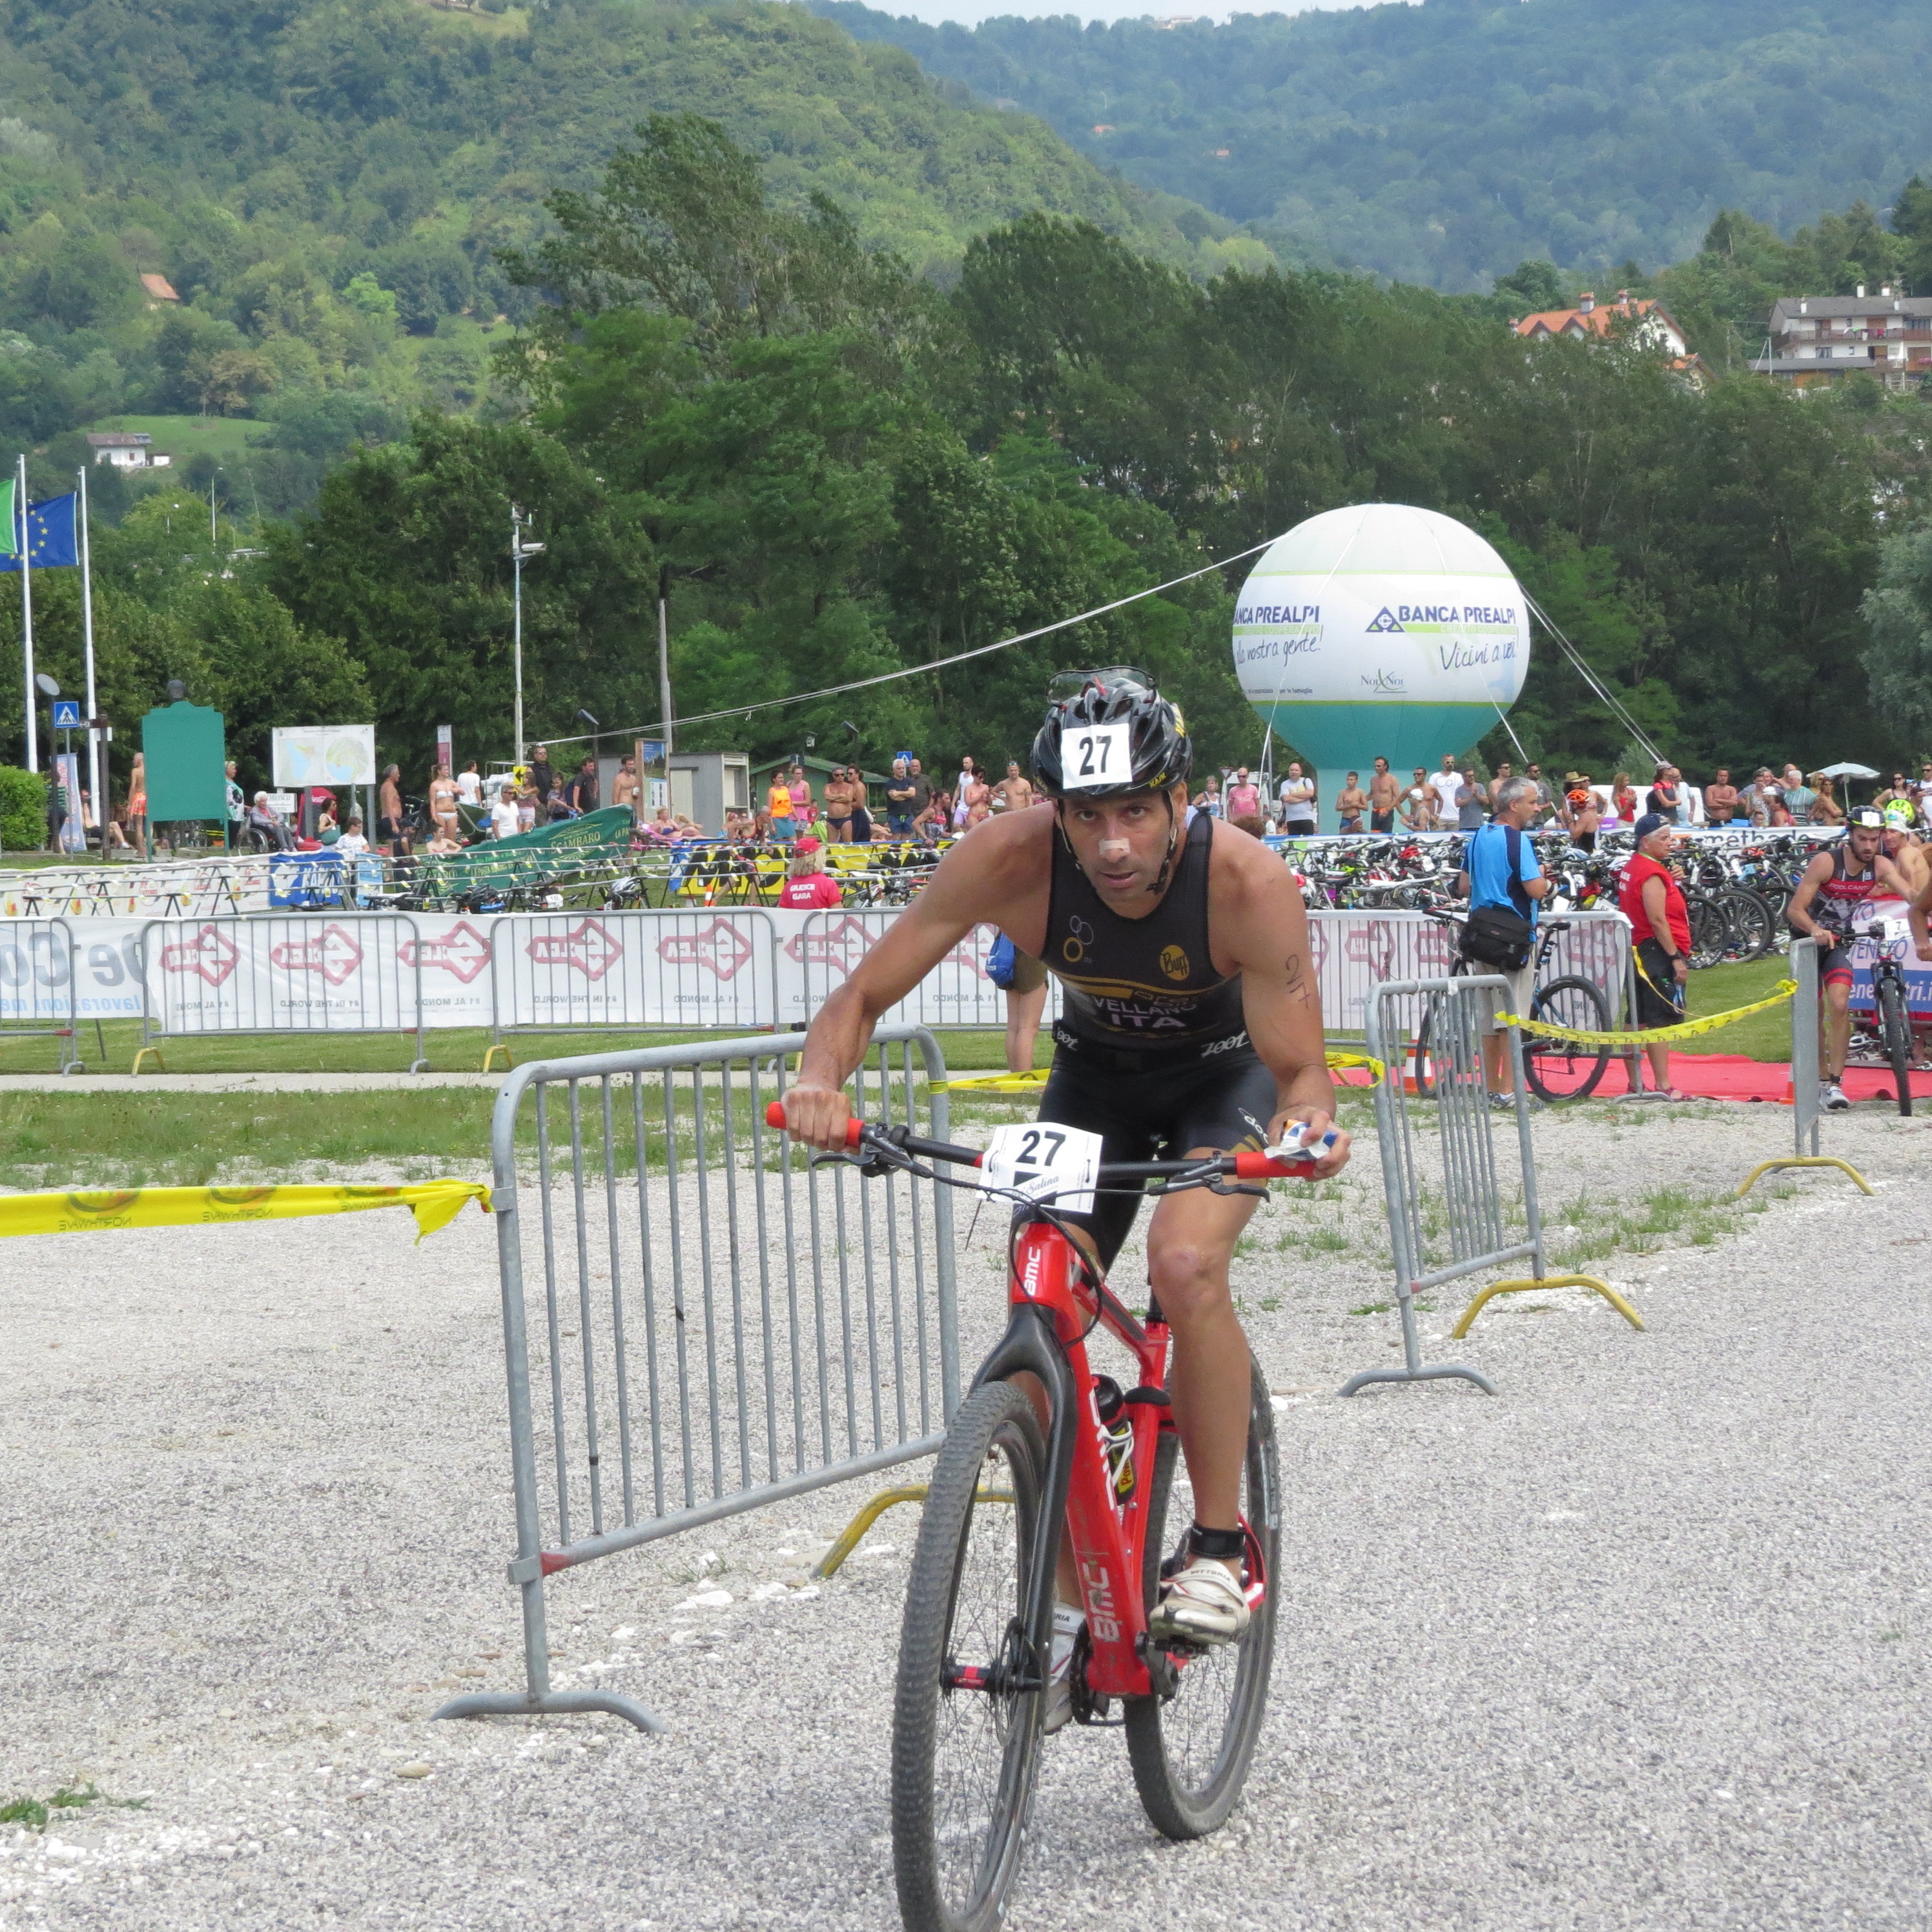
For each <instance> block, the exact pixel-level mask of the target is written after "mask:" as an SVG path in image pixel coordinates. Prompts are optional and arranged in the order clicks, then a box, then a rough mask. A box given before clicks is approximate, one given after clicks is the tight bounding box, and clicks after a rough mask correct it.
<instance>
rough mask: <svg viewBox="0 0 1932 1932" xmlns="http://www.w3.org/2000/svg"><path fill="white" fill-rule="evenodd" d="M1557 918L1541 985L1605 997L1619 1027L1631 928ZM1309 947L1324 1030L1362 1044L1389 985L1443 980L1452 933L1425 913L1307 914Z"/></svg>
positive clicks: (1451, 955) (1599, 918) (1601, 916)
mask: <svg viewBox="0 0 1932 1932" xmlns="http://www.w3.org/2000/svg"><path fill="white" fill-rule="evenodd" d="M1562 919H1563V920H1564V922H1565V930H1564V931H1563V932H1560V933H1559V934H1558V935H1556V939H1555V941H1553V944H1551V947H1550V956H1549V958H1548V959H1547V961H1546V962H1544V966H1543V968H1542V969H1541V975H1540V977H1541V979H1543V980H1555V979H1559V978H1562V977H1564V976H1565V974H1579V975H1580V976H1581V977H1583V978H1584V979H1586V980H1589V982H1590V983H1591V984H1592V985H1593V986H1595V987H1596V988H1597V989H1598V991H1599V992H1601V993H1602V994H1603V995H1604V1005H1605V1007H1607V1010H1608V1011H1609V1013H1610V1025H1612V1026H1613V1027H1620V1026H1622V1025H1623V1024H1624V1019H1625V1014H1626V1013H1628V1012H1630V1011H1631V1010H1633V1008H1632V1007H1631V1001H1632V1000H1633V998H1634V995H1633V994H1632V992H1631V943H1630V932H1631V929H1630V922H1629V920H1628V919H1625V917H1624V916H1623V914H1622V913H1619V912H1613V911H1602V912H1598V911H1589V912H1566V913H1564V914H1562ZM1308 943H1309V947H1310V951H1311V952H1312V953H1313V955H1314V957H1315V969H1316V980H1317V983H1318V984H1319V988H1320V991H1321V995H1322V1027H1323V1030H1324V1031H1325V1033H1326V1034H1328V1037H1329V1038H1330V1039H1331V1040H1346V1041H1352V1040H1363V1039H1365V1038H1366V1037H1367V1018H1368V1012H1369V1007H1370V1001H1371V999H1372V998H1373V997H1374V996H1375V995H1376V993H1377V992H1378V991H1379V989H1382V987H1384V986H1385V985H1386V984H1387V983H1388V982H1389V981H1390V980H1409V981H1414V982H1417V983H1420V982H1421V981H1424V980H1433V978H1434V977H1436V976H1437V975H1440V974H1447V973H1448V971H1449V968H1450V967H1451V965H1452V964H1453V963H1454V960H1455V957H1456V935H1455V932H1454V929H1452V928H1451V927H1450V926H1447V925H1445V923H1444V922H1442V920H1441V919H1436V918H1433V917H1432V916H1430V914H1429V913H1424V912H1393V911H1392V912H1379V911H1378V912H1370V911H1367V910H1350V911H1341V912H1336V911H1330V912H1311V913H1310V914H1309V915H1308ZM1414 1004H1415V1002H1414V1000H1413V998H1412V999H1411V1000H1410V1001H1409V1004H1408V1007H1405V1010H1404V1011H1403V1016H1402V1017H1403V1019H1404V1020H1405V1021H1411V1022H1412V1021H1413V1019H1414V1017H1415V1015H1414V1013H1413V1012H1412V1011H1411V1010H1409V1008H1412V1007H1413V1006H1414ZM1370 1052H1374V1049H1373V1047H1371V1048H1370Z"/></svg>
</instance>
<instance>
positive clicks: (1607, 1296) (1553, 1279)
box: [1449, 1274, 1643, 1339]
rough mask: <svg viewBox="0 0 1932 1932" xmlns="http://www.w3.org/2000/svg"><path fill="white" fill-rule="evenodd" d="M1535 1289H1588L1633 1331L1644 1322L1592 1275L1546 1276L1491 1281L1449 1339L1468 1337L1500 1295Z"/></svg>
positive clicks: (1517, 1293)
mask: <svg viewBox="0 0 1932 1932" xmlns="http://www.w3.org/2000/svg"><path fill="white" fill-rule="evenodd" d="M1534 1288H1587V1289H1589V1290H1590V1291H1591V1292H1592V1293H1593V1294H1596V1295H1601V1296H1602V1297H1603V1298H1604V1300H1605V1301H1607V1302H1608V1303H1609V1304H1610V1306H1611V1307H1613V1308H1614V1309H1615V1310H1616V1311H1617V1313H1619V1315H1621V1316H1622V1317H1623V1318H1624V1319H1625V1321H1626V1322H1628V1323H1629V1324H1630V1325H1631V1327H1632V1328H1637V1329H1641V1328H1643V1316H1640V1315H1639V1314H1638V1313H1637V1310H1635V1309H1634V1308H1633V1307H1631V1305H1630V1304H1629V1303H1628V1301H1625V1299H1624V1298H1623V1297H1622V1295H1619V1293H1618V1292H1616V1289H1613V1287H1612V1286H1610V1283H1608V1282H1607V1281H1599V1280H1598V1279H1597V1277H1595V1275H1593V1274H1546V1275H1539V1276H1538V1277H1536V1278H1535V1280H1526V1281H1493V1282H1491V1283H1490V1285H1489V1286H1488V1287H1487V1288H1486V1289H1484V1290H1483V1292H1481V1294H1480V1295H1478V1296H1477V1297H1476V1298H1475V1301H1472V1302H1471V1303H1470V1304H1469V1307H1467V1308H1466V1309H1464V1310H1463V1313H1462V1316H1461V1319H1460V1320H1459V1321H1458V1322H1457V1324H1456V1325H1455V1327H1454V1328H1452V1329H1451V1330H1450V1331H1449V1333H1450V1335H1451V1337H1452V1338H1457V1339H1460V1337H1463V1336H1465V1335H1466V1334H1469V1329H1470V1326H1471V1325H1472V1323H1473V1322H1475V1319H1476V1317H1477V1316H1478V1315H1480V1314H1481V1313H1482V1312H1483V1310H1484V1308H1485V1307H1487V1305H1488V1304H1490V1302H1491V1301H1494V1300H1495V1299H1496V1297H1497V1296H1498V1295H1525V1294H1527V1293H1528V1292H1529V1291H1530V1290H1531V1289H1534Z"/></svg>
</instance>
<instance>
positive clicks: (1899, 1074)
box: [1875, 977, 1912, 1119]
mask: <svg viewBox="0 0 1932 1932" xmlns="http://www.w3.org/2000/svg"><path fill="white" fill-rule="evenodd" d="M1875 990H1876V993H1877V995H1878V998H1877V1006H1878V1040H1879V1048H1880V1049H1881V1050H1882V1052H1883V1053H1884V1055H1885V1060H1886V1062H1887V1064H1888V1065H1889V1066H1890V1067H1891V1077H1892V1079H1893V1081H1894V1082H1895V1083H1896V1085H1897V1094H1898V1111H1899V1112H1900V1113H1901V1114H1903V1115H1905V1116H1906V1118H1908V1119H1909V1118H1910V1117H1911V1114H1912V1016H1911V1014H1910V1013H1909V1012H1908V1011H1907V1010H1906V1004H1905V989H1904V988H1903V986H1900V984H1899V983H1898V982H1897V980H1894V979H1891V978H1890V977H1882V978H1880V980H1879V983H1878V985H1877V987H1876V989H1875Z"/></svg>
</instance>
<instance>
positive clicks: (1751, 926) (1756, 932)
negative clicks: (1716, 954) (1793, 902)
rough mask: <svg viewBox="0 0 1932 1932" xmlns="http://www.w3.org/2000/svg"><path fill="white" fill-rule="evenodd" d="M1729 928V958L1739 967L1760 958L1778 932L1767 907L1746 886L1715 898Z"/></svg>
mask: <svg viewBox="0 0 1932 1932" xmlns="http://www.w3.org/2000/svg"><path fill="white" fill-rule="evenodd" d="M1718 901H1719V904H1721V906H1722V907H1723V909H1724V917H1725V919H1726V921H1727V923H1728V924H1729V926H1730V955H1731V956H1732V958H1733V959H1735V960H1736V961H1737V962H1738V963H1739V964H1740V965H1744V964H1748V962H1750V961H1751V960H1754V959H1762V958H1763V956H1764V955H1765V953H1767V952H1768V951H1769V950H1770V947H1771V942H1772V937H1773V935H1775V933H1776V932H1777V930H1778V919H1777V916H1776V915H1775V913H1773V912H1772V909H1771V907H1770V905H1769V904H1768V903H1767V902H1766V900H1765V899H1764V898H1762V897H1761V896H1760V895H1759V894H1758V893H1757V892H1754V891H1753V890H1752V889H1751V887H1750V886H1726V887H1725V889H1724V891H1723V892H1721V894H1720V895H1718Z"/></svg>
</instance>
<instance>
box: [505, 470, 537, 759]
mask: <svg viewBox="0 0 1932 1932" xmlns="http://www.w3.org/2000/svg"><path fill="white" fill-rule="evenodd" d="M523 523H524V517H523V511H521V510H520V509H519V508H517V505H515V504H514V503H512V504H511V505H510V567H511V575H512V577H513V579H514V586H515V587H514V591H513V592H512V602H511V611H512V615H511V649H512V652H513V655H514V659H515V664H516V676H517V717H516V725H515V736H516V741H517V757H516V762H517V763H518V764H521V763H523V751H524V745H523V559H524V558H525V557H526V556H540V555H541V553H542V551H543V545H542V544H540V543H526V542H524V541H523Z"/></svg>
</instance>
